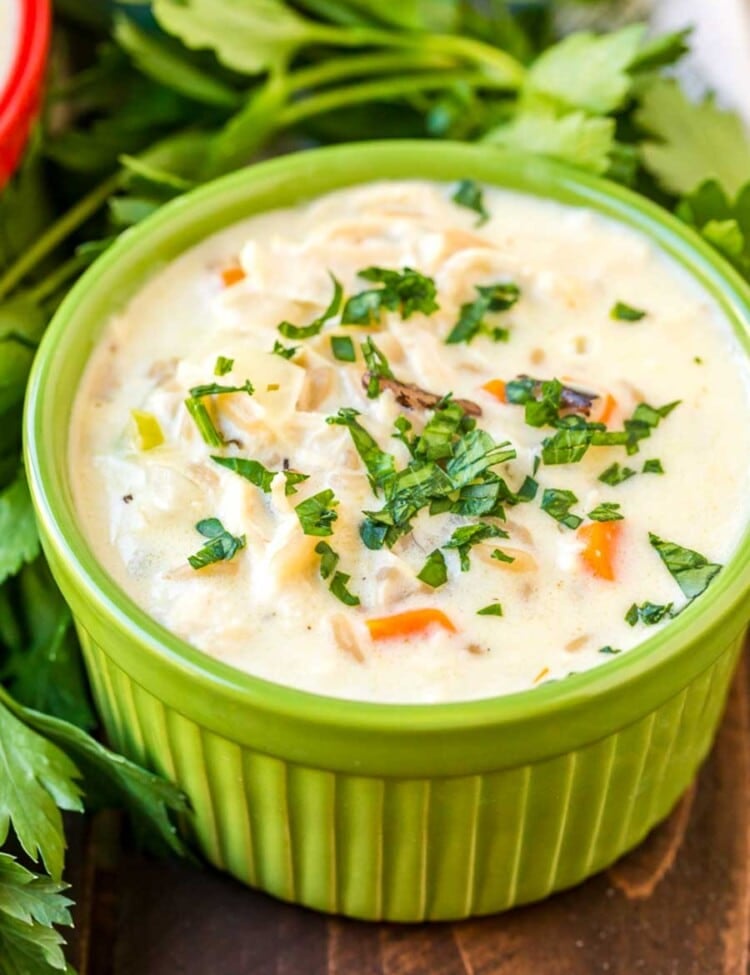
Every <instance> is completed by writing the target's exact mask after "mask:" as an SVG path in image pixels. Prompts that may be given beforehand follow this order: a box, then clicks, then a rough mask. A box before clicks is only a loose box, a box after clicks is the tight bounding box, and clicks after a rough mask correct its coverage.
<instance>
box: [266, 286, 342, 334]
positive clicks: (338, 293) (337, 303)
mask: <svg viewBox="0 0 750 975" xmlns="http://www.w3.org/2000/svg"><path fill="white" fill-rule="evenodd" d="M328 275H329V277H330V279H331V281H332V283H333V297H332V298H331V301H330V303H329V305H328V307H327V308H326V310H325V311H324V312H323V314H322V315H319V316H318V318H316V319H314V320H313V321H312V322H310V324H309V325H292V323H291V322H282V323H281V324H280V325H279V326H278V329H279V331H280V332H281V334H282V335H283V336H284V338H285V339H292V340H294V339H311V338H314V337H315V336H316V335H319V334H320V332H321V331H322V329H323V326H324V325H325V323H326V322H327V321H329V320H330V319H331V318H333V317H334V316H335V315H338V313H339V309H340V308H341V299H342V298H343V296H344V289H343V288H342V287H341V282H340V281H339V280H338V278H336V277H335V276H334V275H333V274H331V272H330V271H329V272H328ZM274 351H275V347H274Z"/></svg>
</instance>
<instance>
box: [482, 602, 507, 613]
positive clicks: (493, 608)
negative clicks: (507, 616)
mask: <svg viewBox="0 0 750 975" xmlns="http://www.w3.org/2000/svg"><path fill="white" fill-rule="evenodd" d="M502 615H503V606H502V603H490V604H489V606H485V607H484V609H478V610H477V616H502Z"/></svg>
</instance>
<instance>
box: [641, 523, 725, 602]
mask: <svg viewBox="0 0 750 975" xmlns="http://www.w3.org/2000/svg"><path fill="white" fill-rule="evenodd" d="M648 540H649V542H651V546H652V547H653V548H654V549H655V550H656V551H657V552H658V553H659V556H660V558H661V560H662V562H663V563H664V565H666V567H667V569H668V571H669V573H670V575H671V576H672V578H673V579H674V581H675V582H676V583H677V585H678V586H679V587H680V589H681V590H682V592H683V594H684V595H685V596H687V598H688V599H690V600H692V599H695V598H696V597H698V596H700V594H701V593H702V592H704V591H705V590H706V589H707V588H708V586H709V585H710V584H711V582H713V580H714V578H715V577H716V576H717V575H718V574H719V572H721V569H722V566H721V565H718V564H717V563H715V562H709V561H708V559H707V558H706V557H705V555H701V554H700V553H699V552H694V551H693V550H692V549H690V548H683V547H682V545H677V544H675V543H674V542H665V541H664V540H663V539H661V538H659V537H658V536H657V535H654V534H653V533H652V532H649V535H648Z"/></svg>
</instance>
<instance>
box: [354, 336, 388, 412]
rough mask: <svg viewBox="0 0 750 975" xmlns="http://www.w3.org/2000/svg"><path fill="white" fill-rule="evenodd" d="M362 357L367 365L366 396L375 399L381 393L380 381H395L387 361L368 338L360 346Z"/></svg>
mask: <svg viewBox="0 0 750 975" xmlns="http://www.w3.org/2000/svg"><path fill="white" fill-rule="evenodd" d="M361 348H362V355H363V356H364V360H365V363H366V365H367V373H368V379H367V396H368V397H369V399H377V397H378V396H380V393H381V391H382V389H381V385H380V380H381V379H395V378H396V377H395V376H394V375H393V372H392V370H391V367H390V365H389V364H388V360H387V359H386V357H385V356H384V355H383V353H382V352H381V351H380V349H379V348H378V347H377V345H375V343H374V342H373V340H372V338H370V337H369V336H368V338H366V339H365V341H364V342H362V344H361Z"/></svg>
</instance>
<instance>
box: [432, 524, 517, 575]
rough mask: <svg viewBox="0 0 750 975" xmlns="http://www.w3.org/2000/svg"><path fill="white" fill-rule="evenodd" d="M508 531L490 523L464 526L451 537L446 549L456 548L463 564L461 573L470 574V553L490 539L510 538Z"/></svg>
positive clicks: (445, 546)
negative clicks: (475, 546) (476, 546)
mask: <svg viewBox="0 0 750 975" xmlns="http://www.w3.org/2000/svg"><path fill="white" fill-rule="evenodd" d="M509 537H510V536H509V535H508V533H507V531H505V529H503V528H500V527H499V526H498V525H493V524H490V523H487V522H485V523H482V522H480V523H479V524H477V525H463V526H462V527H461V528H457V529H456V530H455V531H454V532H453V534H452V535H451V537H450V540H449V541H447V542H446V543H445V545H444V546H443V547H444V548H455V549H456V550H457V552H458V557H459V561H460V563H461V571H462V572H468V571H469V569H470V568H471V562H470V559H469V552H470V551H471V549H472V548H473V547H474V545H478V544H479V543H480V542H484V541H486V540H487V539H488V538H509Z"/></svg>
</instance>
